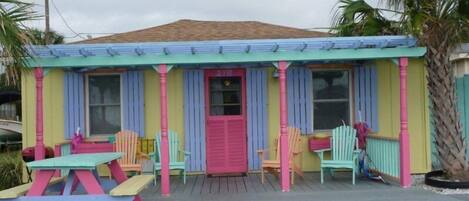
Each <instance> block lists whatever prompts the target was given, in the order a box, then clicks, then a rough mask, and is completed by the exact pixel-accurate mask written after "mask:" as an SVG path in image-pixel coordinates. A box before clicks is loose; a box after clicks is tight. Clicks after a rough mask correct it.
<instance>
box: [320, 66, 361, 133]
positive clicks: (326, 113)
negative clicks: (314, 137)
mask: <svg viewBox="0 0 469 201" xmlns="http://www.w3.org/2000/svg"><path fill="white" fill-rule="evenodd" d="M351 86H352V84H351V70H348V69H331V70H313V103H312V104H313V128H314V130H315V131H322V130H331V129H334V128H336V127H337V126H340V125H342V124H344V123H345V124H346V125H350V122H351V118H352V115H351V114H352V112H351V111H352V100H351V93H352V90H351V88H352V87H351Z"/></svg>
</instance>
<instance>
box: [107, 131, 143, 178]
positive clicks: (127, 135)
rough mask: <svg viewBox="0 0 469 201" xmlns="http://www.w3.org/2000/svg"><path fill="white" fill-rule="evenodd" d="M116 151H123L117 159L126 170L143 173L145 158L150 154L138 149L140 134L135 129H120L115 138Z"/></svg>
mask: <svg viewBox="0 0 469 201" xmlns="http://www.w3.org/2000/svg"><path fill="white" fill-rule="evenodd" d="M114 151H115V152H121V153H123V156H122V158H120V159H119V160H117V161H118V162H119V165H120V166H121V168H122V170H123V171H124V172H137V173H139V174H140V173H141V172H142V170H141V168H142V162H143V159H148V156H147V155H146V154H144V153H141V152H139V151H138V134H137V133H135V132H133V131H120V132H118V133H117V134H116V135H115V138H114Z"/></svg>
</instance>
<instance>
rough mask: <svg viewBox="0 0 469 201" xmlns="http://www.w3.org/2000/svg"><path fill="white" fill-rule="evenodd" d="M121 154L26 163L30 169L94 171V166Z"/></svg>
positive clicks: (60, 158) (57, 158) (88, 155)
mask: <svg viewBox="0 0 469 201" xmlns="http://www.w3.org/2000/svg"><path fill="white" fill-rule="evenodd" d="M121 156H122V153H116V152H109V153H92V154H72V155H67V156H60V157H56V158H49V159H45V160H39V161H33V162H29V163H26V165H27V166H28V167H29V168H31V169H41V170H43V169H95V168H96V166H98V165H101V164H105V163H108V162H111V161H113V160H116V159H118V158H120V157H121Z"/></svg>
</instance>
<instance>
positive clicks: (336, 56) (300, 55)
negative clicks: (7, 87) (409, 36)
mask: <svg viewBox="0 0 469 201" xmlns="http://www.w3.org/2000/svg"><path fill="white" fill-rule="evenodd" d="M425 52H426V48H423V47H410V48H408V47H397V48H363V49H331V50H315V51H314V50H313V51H305V52H299V51H294V52H293V51H288V52H260V53H226V54H173V55H171V54H169V55H162V54H145V55H141V56H138V55H134V56H133V55H121V56H119V55H116V56H88V57H84V56H83V57H49V58H47V57H40V58H34V59H30V60H29V61H28V63H29V66H30V67H44V68H74V67H80V68H84V67H85V68H86V67H122V66H124V67H125V66H149V67H151V65H157V64H168V65H170V64H173V65H178V64H179V65H181V64H211V63H212V64H213V63H249V62H273V61H323V60H325V61H334V60H368V59H389V58H399V57H409V58H412V57H421V56H423V55H424V54H425Z"/></svg>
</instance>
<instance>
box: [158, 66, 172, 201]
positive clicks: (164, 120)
mask: <svg viewBox="0 0 469 201" xmlns="http://www.w3.org/2000/svg"><path fill="white" fill-rule="evenodd" d="M158 72H159V73H160V112H161V114H160V115H161V116H160V121H161V195H162V196H163V197H168V196H169V195H170V188H169V145H168V95H167V86H166V77H167V74H168V71H167V66H166V64H160V65H158Z"/></svg>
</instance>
